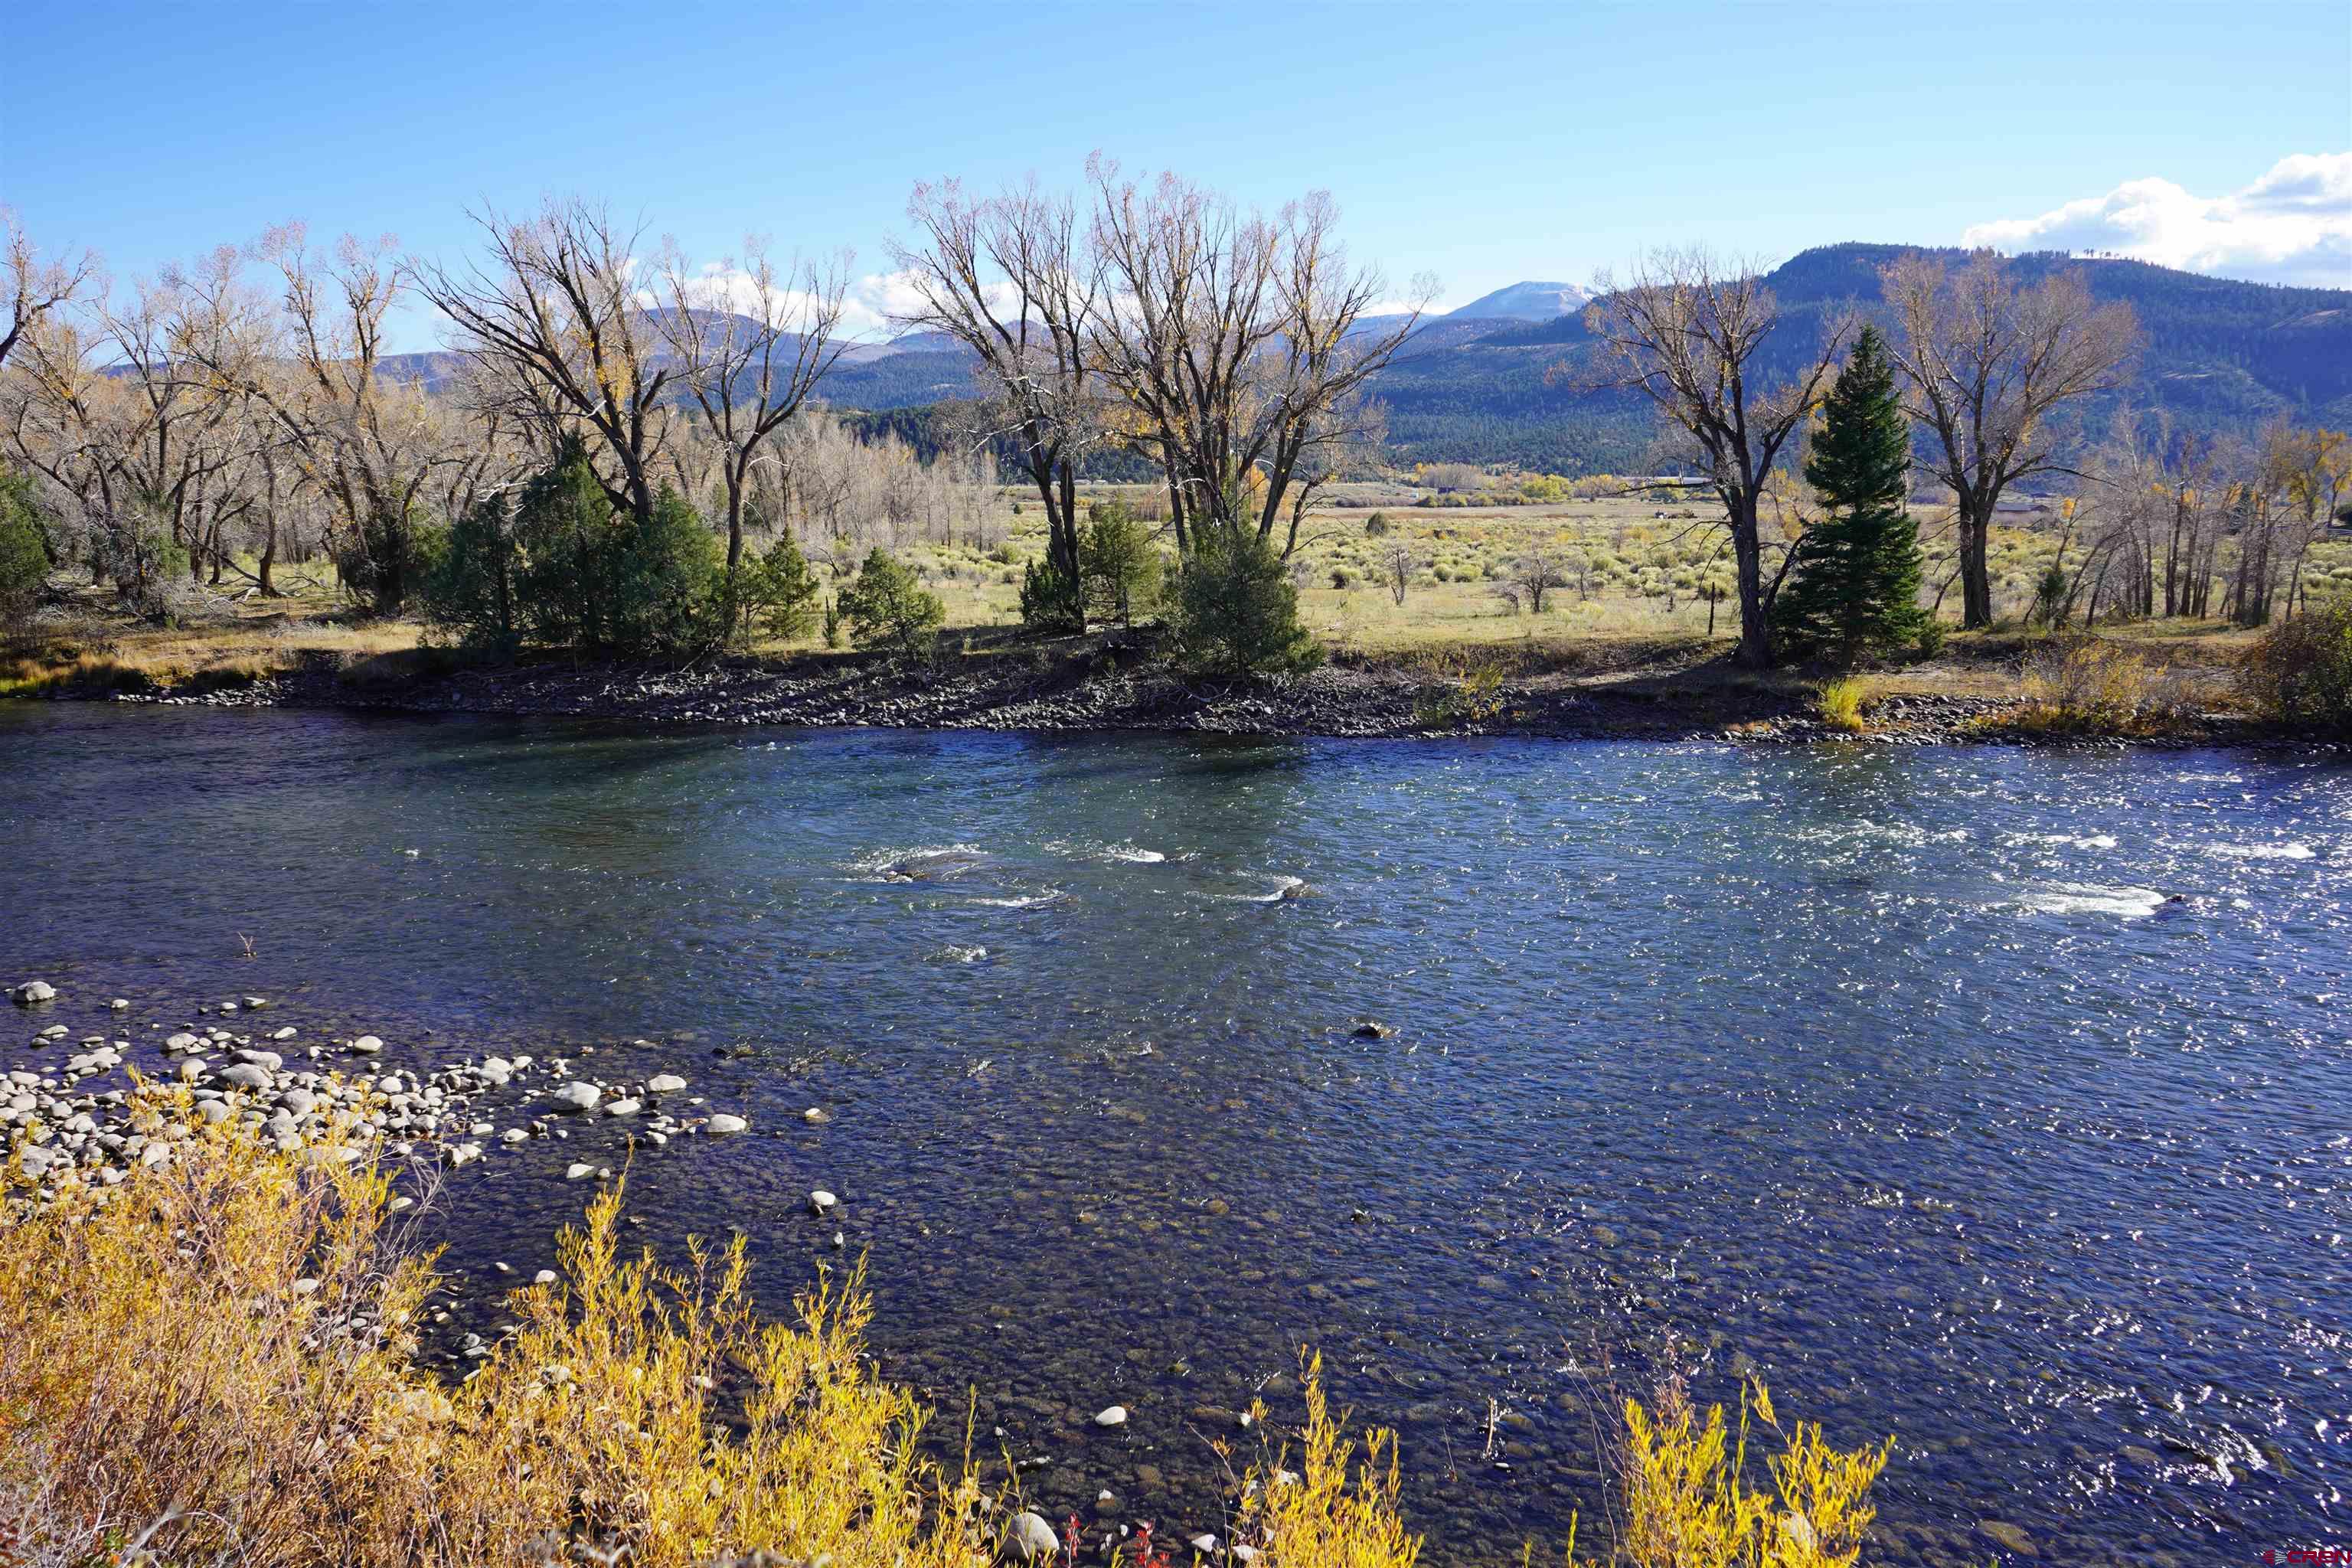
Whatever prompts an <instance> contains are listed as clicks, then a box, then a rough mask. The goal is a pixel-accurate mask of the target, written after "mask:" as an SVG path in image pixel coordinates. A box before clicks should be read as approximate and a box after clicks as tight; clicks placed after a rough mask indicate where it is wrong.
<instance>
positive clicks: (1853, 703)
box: [1820, 676, 1870, 735]
mask: <svg viewBox="0 0 2352 1568" xmlns="http://www.w3.org/2000/svg"><path fill="white" fill-rule="evenodd" d="M1869 697H1870V683H1869V682H1868V681H1866V680H1864V679H1862V678H1861V677H1859V676H1847V677H1846V678H1845V679H1842V680H1832V681H1831V682H1829V683H1828V684H1827V685H1825V686H1823V687H1822V689H1821V697H1820V706H1821V713H1822V723H1824V724H1827V725H1828V726H1829V727H1830V728H1831V729H1832V730H1842V731H1844V732H1845V733H1847V734H1849V735H1859V734H1861V733H1862V728H1863V725H1862V705H1863V703H1864V701H1866V700H1868V699H1869Z"/></svg>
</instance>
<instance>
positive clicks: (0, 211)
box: [0, 207, 98, 365]
mask: <svg viewBox="0 0 2352 1568" xmlns="http://www.w3.org/2000/svg"><path fill="white" fill-rule="evenodd" d="M0 240H5V251H0V269H5V279H0V289H5V290H6V292H7V296H8V320H7V322H6V324H5V330H0V365H5V364H6V363H8V355H9V353H11V352H13V351H14V350H15V348H16V344H17V343H18V342H21V341H22V340H23V338H24V336H25V334H26V332H27V331H30V330H32V328H33V327H34V326H35V324H36V323H37V322H38V321H40V320H41V319H42V318H43V317H45V316H47V315H48V314H49V313H50V312H51V311H52V310H58V308H59V307H61V306H65V305H68V304H70V303H71V302H72V301H73V300H74V298H75V297H76V296H77V295H79V294H80V293H81V292H82V290H83V289H86V288H87V287H89V285H90V284H91V283H92V282H93V281H95V280H96V279H97V277H98V258H97V257H96V256H94V255H92V254H91V253H90V252H89V251H87V250H85V251H83V252H82V253H81V254H80V255H79V256H78V257H75V258H72V259H70V260H67V259H65V258H58V259H54V260H48V261H44V260H42V259H41V253H40V251H39V249H38V248H37V247H35V246H34V244H33V238H32V236H30V235H28V234H26V232H25V229H24V226H23V225H21V224H20V223H18V222H17V221H16V212H15V211H14V210H13V209H12V208H8V207H0Z"/></svg>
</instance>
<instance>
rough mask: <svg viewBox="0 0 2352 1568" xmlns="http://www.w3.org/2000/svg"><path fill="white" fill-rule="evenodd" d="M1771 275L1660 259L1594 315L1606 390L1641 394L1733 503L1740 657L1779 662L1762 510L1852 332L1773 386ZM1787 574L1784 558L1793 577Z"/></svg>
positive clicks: (1604, 282) (1608, 293) (1832, 326)
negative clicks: (1769, 363)
mask: <svg viewBox="0 0 2352 1568" xmlns="http://www.w3.org/2000/svg"><path fill="white" fill-rule="evenodd" d="M1760 274H1761V268H1757V267H1753V266H1743V265H1730V266H1727V265H1725V264H1723V263H1721V262H1718V261H1717V259H1716V258H1714V257H1713V256H1712V255H1710V254H1709V253H1708V252H1706V250H1704V249H1699V248H1692V249H1689V250H1661V251H1656V252H1653V253H1652V254H1651V256H1650V257H1649V258H1646V259H1645V260H1643V261H1642V262H1641V263H1639V264H1638V265H1636V266H1635V268H1633V273H1632V275H1631V276H1630V277H1629V278H1628V279H1626V280H1625V281H1624V283H1623V284H1622V286H1621V285H1620V284H1619V283H1618V282H1617V281H1616V280H1615V279H1612V277H1610V276H1609V275H1608V274H1607V273H1603V274H1601V277H1600V278H1599V279H1597V280H1596V282H1595V284H1594V292H1595V293H1596V294H1597V295H1598V296H1599V298H1598V299H1596V300H1594V301H1593V302H1592V303H1591V305H1590V306H1588V307H1587V308H1586V310H1585V315H1584V321H1585V327H1586V329H1587V330H1588V331H1591V333H1592V335H1593V336H1594V337H1595V338H1597V339H1599V340H1600V343H1601V353H1602V354H1603V356H1604V362H1603V363H1604V364H1605V365H1606V367H1607V368H1606V369H1604V370H1603V371H1602V373H1601V383H1602V384H1605V385H1611V386H1615V387H1619V388H1622V389H1624V390H1628V391H1633V392H1638V393H1640V394H1641V395H1643V396H1644V397H1646V398H1648V399H1649V400H1650V402H1651V403H1653V404H1654V405H1656V407H1657V409H1658V411H1659V413H1660V414H1661V415H1662V416H1664V419H1665V420H1666V421H1667V422H1668V424H1669V425H1670V426H1673V427H1674V428H1675V429H1677V430H1679V431H1681V432H1682V433H1683V434H1685V436H1687V437H1689V440H1690V443H1691V447H1690V455H1691V457H1692V458H1693V459H1694V460H1695V461H1696V465H1697V467H1698V468H1699V470H1700V472H1701V473H1702V474H1703V475H1704V476H1705V477H1706V482H1707V485H1708V487H1709V488H1710V489H1713V490H1714V491H1715V493H1716V495H1717V498H1718V499H1719V500H1721V501H1722V503H1723V510H1724V525H1725V527H1726V528H1727V530H1728V531H1729V532H1730V535H1731V548H1732V556H1733V559H1734V562H1735V563H1736V565H1737V570H1738V582H1739V658H1740V661H1741V662H1742V663H1744V664H1747V665H1748V666H1750V667H1753V668H1762V667H1765V666H1768V665H1769V664H1770V663H1771V662H1772V638H1771V631H1770V625H1769V621H1768V619H1767V615H1768V612H1769V609H1770V607H1771V597H1772V592H1773V590H1774V589H1775V588H1777V587H1778V585H1779V580H1778V577H1777V575H1776V577H1775V579H1774V581H1773V582H1772V583H1771V584H1767V583H1766V582H1765V580H1764V544H1763V534H1762V529H1761V526H1760V524H1759V508H1760V507H1761V505H1762V503H1763V500H1764V495H1765V490H1766V488H1767V486H1768V484H1769V481H1770V478H1771V475H1772V471H1773V468H1774V466H1775V465H1776V464H1777V463H1778V462H1779V461H1780V458H1781V456H1782V454H1783V449H1784V448H1785V447H1787V446H1788V445H1789V441H1790V437H1791V436H1792V435H1794V434H1795V433H1796V432H1797V431H1798V430H1799V429H1800V428H1801V426H1802V425H1803V424H1804V422H1805V420H1806V418H1807V417H1808V416H1811V413H1812V411H1813V409H1814V408H1815V407H1817V406H1819V405H1820V403H1821V401H1822V397H1823V396H1824V395H1825V394H1826V391H1827V384H1828V382H1829V379H1830V374H1831V372H1832V369H1833V368H1834V367H1835V365H1836V363H1837V361H1838V355H1839V353H1840V352H1841V351H1842V350H1843V348H1844V346H1845V342H1846V339H1847V338H1848V336H1849V335H1850V334H1851V331H1852V324H1851V322H1849V321H1846V320H1844V319H1843V318H1839V319H1836V320H1833V321H1831V322H1829V323H1828V324H1827V325H1826V326H1825V327H1824V328H1823V329H1822V332H1821V335H1820V338H1819V340H1818V341H1817V342H1814V343H1812V344H1811V345H1809V346H1808V347H1807V348H1806V349H1805V351H1804V352H1803V353H1801V355H1800V356H1798V357H1797V358H1796V359H1795V362H1794V368H1793V370H1792V371H1791V372H1790V374H1787V375H1785V376H1778V377H1773V378H1771V379H1769V381H1768V380H1767V379H1766V378H1765V376H1764V374H1762V372H1761V370H1760V367H1759V364H1758V363H1756V362H1757V359H1758V355H1759V352H1760V351H1761V350H1762V349H1763V348H1764V345H1765V344H1766V343H1767V342H1769V341H1770V340H1771V339H1772V337H1773V334H1774V333H1775V332H1776V331H1779V330H1780V308H1779V306H1778V305H1777V303H1776V302H1775V301H1774V300H1773V298H1772V293H1771V290H1769V289H1767V288H1765V287H1764V282H1763V279H1762V277H1761V275H1760ZM1786 569H1787V559H1786V556H1785V555H1784V557H1783V560H1782V563H1781V570H1783V571H1785V570H1786Z"/></svg>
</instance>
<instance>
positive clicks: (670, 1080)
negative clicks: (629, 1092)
mask: <svg viewBox="0 0 2352 1568" xmlns="http://www.w3.org/2000/svg"><path fill="white" fill-rule="evenodd" d="M685 1087H686V1079H682V1078H680V1077H678V1076H677V1074H676V1073H674V1072H665V1073H656V1074H655V1075H654V1076H653V1077H651V1078H649V1079H646V1093H647V1094H676V1093H677V1091H678V1090H679V1089H684V1088H685Z"/></svg>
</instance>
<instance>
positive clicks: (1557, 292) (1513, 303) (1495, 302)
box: [1445, 282, 1592, 321]
mask: <svg viewBox="0 0 2352 1568" xmlns="http://www.w3.org/2000/svg"><path fill="white" fill-rule="evenodd" d="M1591 298H1592V295H1591V292H1590V291H1589V290H1587V289H1580V288H1578V287H1577V286H1576V285H1575V284H1573V283H1533V282H1529V283H1512V284H1508V285H1507V286H1506V287H1504V288H1500V289H1496V290H1495V291H1494V292H1493V293H1491V294H1481V295H1480V296H1478V298H1476V299H1475V300H1471V301H1470V302H1469V303H1468V304H1466V305H1465V306H1463V307H1461V308H1460V309H1459V310H1448V311H1447V312H1446V313H1445V319H1446V320H1447V321H1483V320H1487V319H1495V320H1505V321H1552V320H1554V319H1556V318H1558V317H1560V316H1565V315H1567V314H1569V313H1570V311H1572V310H1582V309H1584V306H1585V302H1586V301H1587V300H1591Z"/></svg>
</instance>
